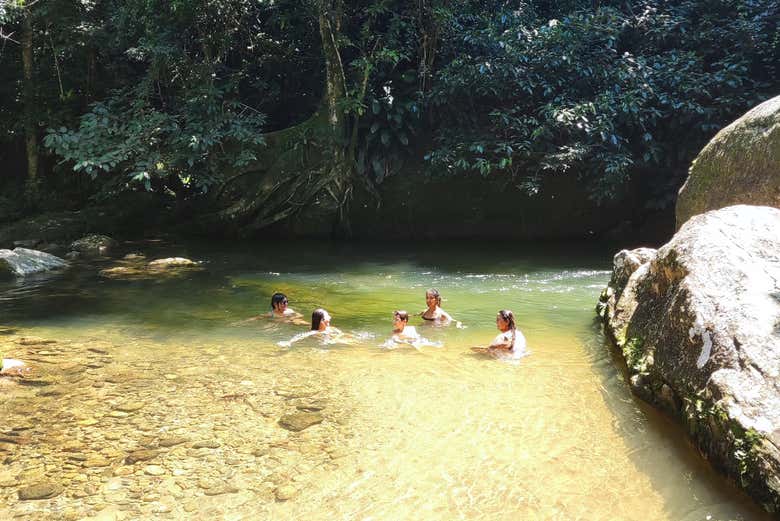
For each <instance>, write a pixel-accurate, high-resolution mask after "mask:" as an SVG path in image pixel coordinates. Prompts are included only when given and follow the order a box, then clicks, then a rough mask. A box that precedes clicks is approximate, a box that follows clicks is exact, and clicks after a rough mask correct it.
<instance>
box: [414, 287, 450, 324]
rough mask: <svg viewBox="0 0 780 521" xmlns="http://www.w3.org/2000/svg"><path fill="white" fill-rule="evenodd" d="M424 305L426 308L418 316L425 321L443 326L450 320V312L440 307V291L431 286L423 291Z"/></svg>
mask: <svg viewBox="0 0 780 521" xmlns="http://www.w3.org/2000/svg"><path fill="white" fill-rule="evenodd" d="M425 305H426V306H428V308H427V309H426V310H425V311H423V312H422V313H420V316H421V317H422V319H423V320H424V321H425V322H426V323H428V324H435V325H440V326H443V325H447V324H449V323H450V322H452V317H451V316H450V314H449V313H447V312H446V311H444V310H443V309H442V308H441V293H439V290H438V289H436V288H431V289H429V290H428V291H426V292H425ZM458 324H460V322H458Z"/></svg>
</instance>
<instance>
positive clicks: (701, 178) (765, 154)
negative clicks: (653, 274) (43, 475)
mask: <svg viewBox="0 0 780 521" xmlns="http://www.w3.org/2000/svg"><path fill="white" fill-rule="evenodd" d="M735 204H751V205H764V206H772V207H775V208H780V96H777V97H776V98H772V99H770V100H768V101H765V102H764V103H762V104H760V105H758V106H757V107H755V108H753V109H752V110H750V111H749V112H748V113H746V114H745V115H744V116H742V117H741V118H739V119H738V120H736V121H735V122H733V123H732V124H731V125H729V126H727V127H726V128H724V129H723V130H721V131H720V132H718V133H717V134H716V135H715V137H714V138H712V141H710V142H709V143H708V144H707V146H705V147H704V148H703V149H702V151H701V152H700V153H699V155H698V156H697V157H696V159H695V160H694V161H693V164H691V168H690V171H689V175H688V179H687V181H686V182H685V184H684V185H683V186H682V188H680V193H679V195H678V196H677V207H676V213H677V229H680V226H682V225H683V224H684V223H685V222H686V221H687V220H688V219H690V218H691V217H692V216H694V215H698V214H700V213H704V212H707V211H709V210H717V209H718V208H724V207H726V206H731V205H735Z"/></svg>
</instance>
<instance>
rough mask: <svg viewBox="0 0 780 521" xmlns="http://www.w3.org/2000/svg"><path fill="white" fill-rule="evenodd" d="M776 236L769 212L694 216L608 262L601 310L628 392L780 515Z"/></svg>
mask: <svg viewBox="0 0 780 521" xmlns="http://www.w3.org/2000/svg"><path fill="white" fill-rule="evenodd" d="M779 231H780V210H777V209H774V208H769V207H758V206H732V207H728V208H724V209H721V210H717V211H712V212H708V213H705V214H702V215H698V216H695V217H692V218H691V219H690V220H689V221H688V222H687V223H686V224H685V225H684V226H683V227H682V228H681V229H680V231H679V232H678V233H677V234H676V235H675V236H674V237H673V238H672V240H671V241H670V242H669V243H668V244H666V245H664V246H663V247H662V248H660V249H659V250H658V251H657V252H656V253H655V254H654V255H653V254H652V253H651V251H643V252H637V251H634V252H621V253H619V254H618V255H616V256H615V269H614V271H613V276H612V280H611V281H610V285H609V287H608V288H607V290H605V291H604V293H602V297H601V302H600V303H599V314H600V315H601V316H602V317H603V319H604V320H605V326H606V330H607V332H608V333H609V334H610V335H611V336H612V337H613V339H614V340H615V342H616V344H617V345H618V346H619V347H620V348H621V349H622V352H623V355H624V358H625V360H626V364H627V366H628V371H629V373H630V375H631V378H630V383H631V388H632V390H633V391H634V392H635V393H637V394H638V395H639V396H640V397H642V398H643V399H645V400H648V401H650V402H651V403H654V404H656V405H658V406H659V407H661V408H663V409H665V410H666V411H667V412H669V413H671V414H672V415H674V416H676V417H678V418H679V419H680V420H681V421H682V422H683V423H684V424H685V425H686V426H687V427H688V430H689V433H690V435H691V436H692V437H693V439H694V440H695V441H696V443H697V444H698V446H699V448H700V449H701V451H702V452H703V453H704V454H705V455H707V457H708V458H710V459H711V460H712V461H713V463H714V464H715V465H716V466H718V467H719V468H720V469H721V470H723V471H725V472H726V473H727V474H728V475H729V476H731V477H732V478H734V479H735V480H736V481H737V482H738V483H739V484H740V485H741V486H743V487H744V488H745V489H746V490H747V491H748V492H749V493H750V494H751V495H752V496H753V497H754V498H755V499H756V500H757V501H758V502H759V503H761V504H762V505H763V506H764V507H765V508H766V509H767V510H768V511H770V512H778V511H780V232H779ZM648 257H649V258H648ZM629 258H633V259H637V260H641V259H645V260H646V262H644V263H643V264H640V265H639V266H636V263H634V262H629V263H627V262H626V259H629ZM627 266H628V267H627ZM626 275H628V277H626Z"/></svg>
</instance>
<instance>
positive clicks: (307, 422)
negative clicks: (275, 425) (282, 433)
mask: <svg viewBox="0 0 780 521" xmlns="http://www.w3.org/2000/svg"><path fill="white" fill-rule="evenodd" d="M324 419H325V418H324V417H323V416H322V415H321V414H319V413H316V412H300V413H293V414H285V415H284V416H282V417H281V418H279V425H280V426H282V427H284V428H285V429H287V430H288V431H295V432H298V431H302V430H303V429H307V428H309V427H311V426H312V425H317V424H318V423H322V421H323V420H324Z"/></svg>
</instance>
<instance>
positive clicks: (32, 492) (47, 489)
mask: <svg viewBox="0 0 780 521" xmlns="http://www.w3.org/2000/svg"><path fill="white" fill-rule="evenodd" d="M63 490H64V489H63V488H62V486H60V485H57V484H56V483H35V484H33V485H29V486H26V487H23V488H20V489H19V492H18V494H19V499H21V500H22V501H28V500H33V499H51V498H53V497H55V496H59V495H60V494H61V493H62V491H63Z"/></svg>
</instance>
